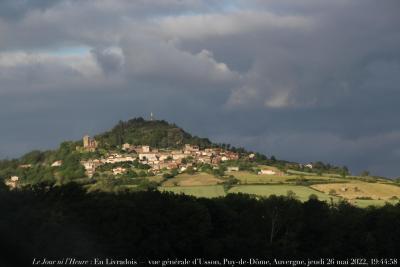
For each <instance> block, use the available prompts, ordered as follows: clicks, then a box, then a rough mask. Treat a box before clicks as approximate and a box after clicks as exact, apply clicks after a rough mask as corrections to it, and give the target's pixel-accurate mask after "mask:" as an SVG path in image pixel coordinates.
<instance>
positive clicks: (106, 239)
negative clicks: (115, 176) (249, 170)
mask: <svg viewBox="0 0 400 267" xmlns="http://www.w3.org/2000/svg"><path fill="white" fill-rule="evenodd" d="M0 210H1V213H2V216H1V218H0V236H1V241H0V249H1V251H2V255H3V257H2V258H1V259H0V261H2V262H0V265H1V266H5V267H7V266H21V265H25V266H31V262H32V259H33V258H41V257H46V258H48V259H51V258H62V257H77V258H88V257H107V256H113V258H124V257H128V258H136V259H139V258H141V259H146V258H153V259H160V258H166V257H186V258H190V257H198V256H200V257H203V258H204V257H205V258H219V257H230V258H239V257H264V258H265V257H275V258H288V257H290V258H305V257H330V256H335V257H336V258H338V257H343V258H345V257H363V256H364V257H368V258H371V257H389V256H398V255H399V252H398V244H399V243H400V228H399V227H398V226H399V225H400V205H399V204H398V205H395V206H393V205H386V206H384V207H382V208H373V207H370V208H367V209H359V208H356V207H354V206H350V205H348V204H346V203H344V202H343V203H339V204H334V205H331V204H328V203H326V202H321V201H319V200H317V199H316V198H315V196H314V197H312V196H311V197H310V199H309V200H308V201H306V202H304V203H301V202H299V201H297V200H296V199H295V198H292V197H290V196H288V197H276V196H271V197H269V198H256V197H253V196H250V195H243V194H235V195H228V196H227V197H225V198H215V199H204V198H194V197H189V196H185V195H174V194H170V193H160V192H158V191H142V192H125V193H124V192H122V193H119V194H110V193H100V192H95V193H86V192H85V191H84V190H83V189H82V188H81V187H80V186H78V185H76V184H74V183H69V184H68V185H65V186H54V185H52V184H49V183H41V184H37V185H35V186H33V187H31V188H26V189H25V190H13V191H9V190H8V189H6V188H5V187H1V188H0Z"/></svg>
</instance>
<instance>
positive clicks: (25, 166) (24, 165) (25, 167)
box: [18, 164, 32, 169]
mask: <svg viewBox="0 0 400 267" xmlns="http://www.w3.org/2000/svg"><path fill="white" fill-rule="evenodd" d="M18 167H19V168H21V169H29V168H31V167H32V164H21V165H19V166H18Z"/></svg>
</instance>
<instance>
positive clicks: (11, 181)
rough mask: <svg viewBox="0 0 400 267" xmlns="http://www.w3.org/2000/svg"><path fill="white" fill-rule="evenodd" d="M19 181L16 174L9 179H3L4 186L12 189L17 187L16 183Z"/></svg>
mask: <svg viewBox="0 0 400 267" xmlns="http://www.w3.org/2000/svg"><path fill="white" fill-rule="evenodd" d="M18 181H19V177H18V176H11V177H10V179H7V180H6V181H5V184H6V186H8V187H9V188H10V189H14V188H16V187H17V183H18Z"/></svg>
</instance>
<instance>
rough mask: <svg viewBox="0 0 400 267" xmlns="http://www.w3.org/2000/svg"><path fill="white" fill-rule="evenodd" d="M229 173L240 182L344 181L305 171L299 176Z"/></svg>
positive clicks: (242, 172)
mask: <svg viewBox="0 0 400 267" xmlns="http://www.w3.org/2000/svg"><path fill="white" fill-rule="evenodd" d="M230 174H231V175H233V176H235V177H236V178H237V179H239V180H240V183H241V184H295V183H296V182H297V180H298V179H301V178H303V179H307V180H309V182H312V183H314V182H315V183H318V182H321V183H327V182H346V181H348V180H346V179H345V178H336V177H330V176H324V175H323V176H317V175H313V174H309V173H307V175H303V176H302V177H301V178H300V175H296V174H292V175H268V174H255V173H250V172H244V171H239V172H232V173H230Z"/></svg>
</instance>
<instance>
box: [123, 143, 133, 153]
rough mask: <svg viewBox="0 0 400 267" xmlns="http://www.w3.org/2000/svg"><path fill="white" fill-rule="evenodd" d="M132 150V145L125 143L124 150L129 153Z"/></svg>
mask: <svg viewBox="0 0 400 267" xmlns="http://www.w3.org/2000/svg"><path fill="white" fill-rule="evenodd" d="M130 149H131V145H130V144H128V143H125V144H123V145H122V150H125V151H129V150H130Z"/></svg>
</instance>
